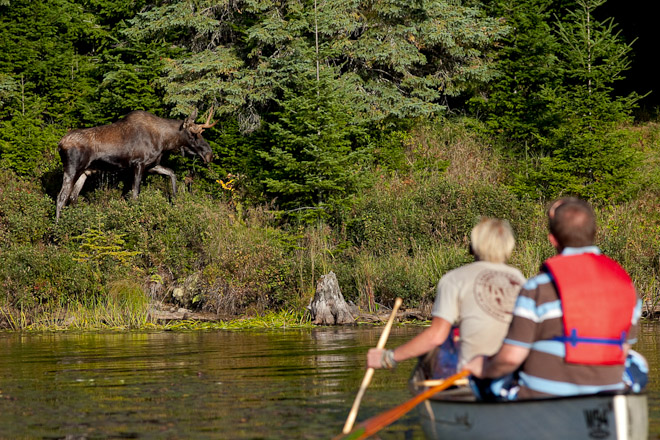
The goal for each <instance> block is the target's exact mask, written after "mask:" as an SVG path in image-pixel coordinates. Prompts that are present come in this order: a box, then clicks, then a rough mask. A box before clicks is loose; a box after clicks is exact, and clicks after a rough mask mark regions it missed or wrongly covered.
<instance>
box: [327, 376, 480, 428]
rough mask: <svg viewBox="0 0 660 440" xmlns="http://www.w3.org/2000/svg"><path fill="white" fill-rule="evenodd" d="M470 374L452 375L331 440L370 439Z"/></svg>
mask: <svg viewBox="0 0 660 440" xmlns="http://www.w3.org/2000/svg"><path fill="white" fill-rule="evenodd" d="M469 374H470V372H469V371H468V370H463V371H461V372H459V373H456V374H454V375H453V376H450V377H448V378H447V379H446V380H445V381H444V382H443V383H442V384H440V385H438V386H435V387H433V388H429V389H428V390H426V391H424V392H423V393H420V394H418V395H416V396H415V397H413V398H412V399H410V400H408V401H406V402H403V403H402V404H401V405H399V406H396V407H394V408H392V409H390V410H387V411H385V412H384V413H382V414H379V415H377V416H374V417H372V418H370V419H367V420H365V421H364V422H362V423H360V424H358V425H357V426H356V427H355V429H353V430H352V431H351V432H349V433H348V434H340V435H338V436H337V437H335V438H334V439H333V440H360V439H364V438H367V437H370V436H372V435H374V434H375V433H377V432H378V431H380V430H381V429H383V428H385V427H386V426H389V425H391V424H392V423H394V422H396V421H397V420H399V419H400V418H401V417H402V416H403V415H405V414H407V413H408V412H410V410H411V409H413V408H414V407H416V406H417V405H419V404H420V403H422V402H423V401H425V400H426V399H428V398H429V397H431V396H433V395H434V394H436V393H439V392H440V391H442V390H445V389H447V388H449V387H450V386H452V385H453V384H454V382H456V381H457V380H459V379H462V378H464V377H467V376H468V375H469Z"/></svg>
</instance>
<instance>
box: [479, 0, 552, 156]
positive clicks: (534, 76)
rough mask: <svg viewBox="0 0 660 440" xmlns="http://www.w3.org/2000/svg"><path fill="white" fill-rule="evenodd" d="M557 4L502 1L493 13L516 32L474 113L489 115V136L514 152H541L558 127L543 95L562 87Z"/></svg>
mask: <svg viewBox="0 0 660 440" xmlns="http://www.w3.org/2000/svg"><path fill="white" fill-rule="evenodd" d="M558 3H560V2H557V1H556V0H498V1H493V2H488V3H487V8H488V9H487V10H488V11H489V13H491V14H493V15H495V16H501V17H503V18H504V19H505V20H506V23H507V24H508V25H509V26H510V27H511V29H512V31H511V32H510V33H509V34H508V35H507V36H506V37H505V38H504V39H503V41H502V43H501V47H500V48H499V50H498V51H497V54H496V69H497V75H496V76H495V77H494V78H493V79H492V80H491V81H489V82H488V84H486V85H485V86H484V87H482V89H481V93H478V94H475V95H474V96H472V98H471V103H470V104H471V105H470V106H471V108H472V111H473V112H476V113H478V114H483V115H484V119H485V120H486V122H487V124H488V128H489V131H490V132H492V133H494V134H496V135H497V136H499V137H501V138H503V139H504V141H505V142H507V143H508V147H509V148H511V149H513V150H514V151H519V150H521V149H523V148H525V147H526V148H527V149H530V150H532V151H538V149H539V148H540V147H541V143H542V141H543V139H545V138H546V137H547V136H548V130H549V129H550V128H552V127H554V126H556V124H557V123H558V121H557V120H556V119H555V118H554V115H553V114H552V112H550V109H549V108H548V104H549V102H548V100H547V98H548V97H547V96H545V94H544V93H543V90H544V89H546V88H548V87H550V88H552V87H553V86H555V85H557V84H558V83H559V82H560V81H561V79H562V78H561V72H560V70H559V69H558V68H557V55H556V53H557V51H558V46H559V43H558V42H557V40H556V38H555V36H554V35H553V33H552V26H551V21H552V14H553V12H554V11H556V10H557V9H558V8H559V7H560V5H558Z"/></svg>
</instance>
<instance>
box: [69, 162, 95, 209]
mask: <svg viewBox="0 0 660 440" xmlns="http://www.w3.org/2000/svg"><path fill="white" fill-rule="evenodd" d="M93 173H94V171H92V170H86V171H85V172H84V173H82V174H81V175H80V177H78V180H76V184H75V185H73V191H71V195H70V196H69V200H70V201H71V203H74V202H75V201H76V200H78V196H79V195H80V191H81V190H82V187H83V185H84V184H85V181H86V180H87V178H88V177H89V176H91V175H92V174H93Z"/></svg>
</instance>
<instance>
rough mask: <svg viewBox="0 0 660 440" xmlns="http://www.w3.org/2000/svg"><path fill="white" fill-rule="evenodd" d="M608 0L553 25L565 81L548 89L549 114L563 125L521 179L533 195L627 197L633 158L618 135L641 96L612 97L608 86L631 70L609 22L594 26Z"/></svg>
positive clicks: (589, 1)
mask: <svg viewBox="0 0 660 440" xmlns="http://www.w3.org/2000/svg"><path fill="white" fill-rule="evenodd" d="M604 2H605V0H579V1H578V2H577V8H576V9H574V10H572V11H570V12H569V13H568V14H567V16H566V17H565V19H564V20H562V21H558V23H557V35H558V38H559V40H560V45H559V50H558V61H557V64H556V68H557V69H558V70H559V71H561V74H562V82H561V83H557V84H554V85H548V86H546V87H545V89H544V96H545V99H546V101H547V102H548V106H547V108H548V109H549V111H550V112H551V113H552V114H554V115H555V116H554V117H555V119H556V120H558V121H561V122H560V123H558V124H557V125H555V126H554V127H553V128H552V129H551V130H550V133H549V134H548V136H547V138H546V139H545V140H543V142H541V145H542V146H543V151H545V152H547V156H545V155H544V156H545V157H542V158H541V159H540V160H539V161H538V165H537V166H535V167H534V168H533V170H532V171H531V172H528V173H527V175H526V176H524V177H523V176H522V175H521V176H520V178H519V181H520V182H522V186H527V188H528V189H532V191H531V192H528V193H527V194H530V195H532V196H538V195H539V193H540V195H542V196H546V197H555V196H557V195H559V194H573V195H577V196H581V197H585V198H590V199H594V200H614V199H620V198H626V197H629V196H630V194H631V191H633V190H634V185H633V183H634V180H635V167H636V165H637V163H638V157H637V156H636V154H635V152H634V151H633V149H632V148H631V146H630V144H629V143H628V142H626V138H625V137H623V136H621V135H620V134H619V133H618V132H617V129H618V126H619V125H620V124H622V123H626V122H631V121H632V110H633V108H634V106H635V102H636V100H637V99H638V95H636V94H634V93H633V94H630V95H628V96H625V97H616V96H613V89H612V83H613V82H614V81H617V80H619V79H621V78H622V72H623V71H625V70H626V69H627V68H628V67H629V61H628V54H629V52H630V51H631V50H632V49H631V45H630V44H627V43H625V42H623V41H622V40H621V38H620V36H619V32H617V31H616V27H615V24H614V22H613V20H612V19H609V20H605V21H603V22H599V21H597V20H596V19H595V18H594V16H593V11H594V9H596V8H597V7H598V6H600V5H602V4H603V3H604Z"/></svg>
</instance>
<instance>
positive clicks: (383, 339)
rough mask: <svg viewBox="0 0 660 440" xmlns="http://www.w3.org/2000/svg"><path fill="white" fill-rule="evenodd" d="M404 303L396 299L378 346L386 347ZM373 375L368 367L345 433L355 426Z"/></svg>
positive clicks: (346, 424) (349, 415)
mask: <svg viewBox="0 0 660 440" xmlns="http://www.w3.org/2000/svg"><path fill="white" fill-rule="evenodd" d="M402 303H403V300H402V299H401V298H397V299H395V300H394V307H393V308H392V313H391V314H390V319H388V321H387V324H385V328H384V329H383V333H382V334H381V335H380V339H379V340H378V345H376V348H380V349H383V348H385V343H386V342H387V338H388V337H389V336H390V330H391V329H392V323H393V322H394V318H395V317H396V312H397V311H398V310H399V307H401V304H402ZM373 375H374V369H373V368H367V372H366V373H365V374H364V378H363V379H362V384H361V385H360V389H359V390H358V393H357V396H355V401H354V402H353V407H352V408H351V412H349V413H348V417H347V418H346V423H345V424H344V429H343V430H342V432H343V433H344V434H347V433H349V432H351V429H352V428H353V423H355V418H356V417H357V412H358V408H359V407H360V402H361V401H362V396H364V392H365V391H367V387H368V386H369V383H370V382H371V378H372V377H373Z"/></svg>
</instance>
